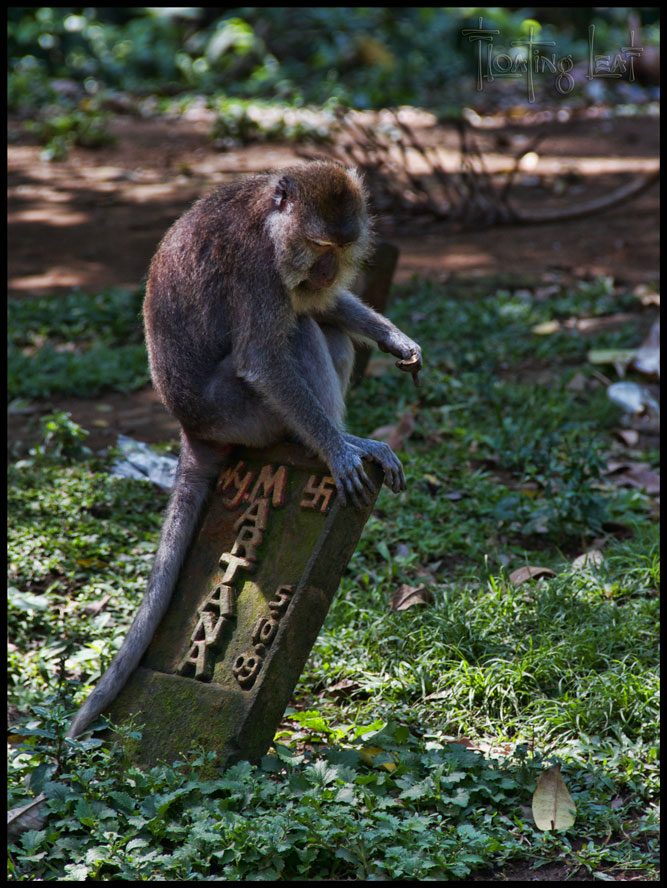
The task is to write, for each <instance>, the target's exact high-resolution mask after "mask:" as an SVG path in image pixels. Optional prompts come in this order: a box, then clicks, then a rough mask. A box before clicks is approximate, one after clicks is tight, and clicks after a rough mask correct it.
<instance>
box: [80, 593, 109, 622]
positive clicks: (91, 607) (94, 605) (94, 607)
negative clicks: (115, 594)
mask: <svg viewBox="0 0 667 888" xmlns="http://www.w3.org/2000/svg"><path fill="white" fill-rule="evenodd" d="M109 601H111V595H105V596H104V598H100V600H99V601H91V603H90V604H87V605H86V606H85V607H84V608H82V610H83V613H84V614H86V616H88V617H96V616H97V615H98V614H99V612H100V611H101V610H102V608H104V607H106V605H107V604H108V602H109Z"/></svg>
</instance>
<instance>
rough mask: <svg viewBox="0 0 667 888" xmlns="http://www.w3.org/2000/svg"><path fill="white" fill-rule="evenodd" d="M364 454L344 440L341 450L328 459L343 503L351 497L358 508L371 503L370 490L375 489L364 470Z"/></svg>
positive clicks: (345, 503)
mask: <svg viewBox="0 0 667 888" xmlns="http://www.w3.org/2000/svg"><path fill="white" fill-rule="evenodd" d="M346 438H347V435H346V436H345V439H346ZM357 440H361V439H360V438H359V439H357ZM362 455H363V454H362V451H361V450H360V449H359V448H357V447H356V446H354V444H351V443H350V442H348V441H347V440H344V443H343V447H342V448H341V450H340V451H339V452H338V453H337V454H336V455H335V456H333V457H332V458H330V459H329V460H328V462H329V468H330V469H331V474H332V475H333V477H334V481H335V482H336V489H337V490H338V496H339V497H340V501H341V503H342V504H343V505H344V506H346V505H347V502H348V497H349V499H350V500H351V502H352V504H353V505H354V506H356V507H357V509H360V508H361V506H362V505H368V504H369V503H370V494H369V491H371V490H374V489H375V488H374V486H373V482H372V481H371V479H370V478H369V477H368V475H367V474H366V472H365V471H364V466H363V463H362V461H361V457H362Z"/></svg>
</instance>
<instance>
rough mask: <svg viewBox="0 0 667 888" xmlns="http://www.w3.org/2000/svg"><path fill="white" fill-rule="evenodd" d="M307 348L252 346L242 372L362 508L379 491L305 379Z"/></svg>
mask: <svg viewBox="0 0 667 888" xmlns="http://www.w3.org/2000/svg"><path fill="white" fill-rule="evenodd" d="M278 329H280V328H278ZM274 342H276V341H275V340H274ZM307 347H308V345H307V342H303V343H300V342H299V340H298V336H297V338H296V339H295V341H293V342H291V343H284V344H283V347H282V348H280V347H275V346H274V347H269V348H267V347H266V343H263V344H262V346H259V345H258V346H255V345H253V344H251V343H249V344H248V345H247V346H246V347H245V348H243V349H241V350H239V351H237V354H236V355H235V366H236V371H237V373H238V375H239V376H240V377H241V378H242V379H243V380H245V382H246V383H247V384H248V385H249V386H250V387H251V388H253V389H254V390H255V391H256V392H257V393H258V394H259V395H261V396H262V398H264V399H265V400H266V401H267V402H268V403H269V404H270V406H271V407H272V408H273V410H275V412H276V413H277V414H278V415H279V416H280V417H281V418H282V420H283V421H284V422H285V424H286V425H287V427H288V428H289V429H291V430H292V431H293V432H294V433H295V434H296V435H297V436H298V438H299V439H300V440H301V441H302V442H303V443H304V444H306V445H307V446H309V447H312V448H313V449H314V450H315V451H316V452H317V453H319V455H320V456H321V457H322V459H324V461H325V462H326V463H327V465H328V466H329V468H330V469H331V474H332V475H333V477H334V479H335V481H336V487H337V489H338V493H339V496H340V498H341V500H342V502H343V504H346V502H347V500H348V499H349V500H351V501H352V503H353V504H354V505H355V506H357V507H359V506H360V505H361V503H362V502H368V491H367V488H368V489H372V488H373V485H372V482H371V481H370V479H369V478H368V476H367V475H366V472H365V471H364V467H363V463H362V456H365V455H366V454H365V452H362V451H361V450H360V449H359V448H358V447H356V446H354V445H352V443H351V442H348V441H346V439H345V437H344V435H343V433H342V432H341V430H340V429H338V428H337V427H336V425H335V424H334V423H333V422H332V421H331V420H330V419H329V417H328V416H327V414H326V412H325V410H324V408H323V407H322V405H321V404H320V402H319V400H318V399H317V397H316V396H315V395H314V394H313V392H312V390H311V388H310V387H309V385H308V384H307V382H306V380H305V379H304V378H303V376H302V375H301V372H300V370H299V362H298V358H297V355H298V353H299V350H300V348H303V349H304V350H305V349H307Z"/></svg>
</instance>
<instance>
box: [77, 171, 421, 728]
mask: <svg viewBox="0 0 667 888" xmlns="http://www.w3.org/2000/svg"><path fill="white" fill-rule="evenodd" d="M370 243H371V228H370V223H369V219H368V212H367V207H366V194H365V191H364V187H363V184H362V182H361V180H360V179H359V177H358V176H357V174H356V173H355V172H354V171H352V170H347V169H345V168H344V167H343V166H342V165H339V164H337V163H330V162H326V161H317V162H314V163H310V164H305V165H301V166H294V167H290V168H288V169H285V170H282V171H279V172H275V173H266V174H262V175H259V176H254V177H250V178H247V179H244V180H242V181H240V182H237V183H234V184H231V185H226V186H224V187H222V188H220V189H219V190H217V191H215V192H214V193H213V194H210V195H209V196H208V197H205V198H203V199H202V200H200V201H198V202H197V203H196V204H195V205H194V206H193V207H192V208H191V209H190V210H189V211H188V212H187V213H185V214H184V215H183V216H182V217H181V218H180V219H179V220H178V221H177V222H176V223H175V224H174V225H173V226H172V228H171V229H170V230H169V231H168V232H167V234H166V235H165V237H164V238H163V240H162V242H161V244H160V246H159V248H158V250H157V252H156V254H155V257H154V258H153V262H152V264H151V268H150V273H149V278H148V286H147V288H146V300H145V302H144V322H145V329H146V343H147V346H148V355H149V360H150V366H151V374H152V377H153V383H154V385H155V388H156V389H157V391H158V393H159V394H160V397H161V398H162V400H163V402H164V403H165V405H166V406H167V407H168V408H169V409H170V410H171V411H172V412H173V414H174V415H175V416H176V417H177V419H178V420H179V421H180V423H181V426H182V433H181V441H182V444H181V455H180V458H179V465H178V472H177V476H176V481H175V485H174V489H173V491H172V494H171V498H170V501H169V505H168V508H167V514H166V518H165V523H164V526H163V529H162V534H161V536H160V542H159V545H158V551H157V555H156V559H155V564H154V566H153V570H152V572H151V576H150V578H149V581H148V588H147V590H146V595H145V597H144V599H143V601H142V603H141V606H140V608H139V610H138V612H137V616H136V617H135V620H134V622H133V624H132V626H131V627H130V630H129V632H128V635H127V637H126V639H125V641H124V643H123V646H122V647H121V649H120V651H119V652H118V654H117V655H116V657H115V659H114V661H113V662H112V664H111V666H110V667H109V669H108V670H107V671H106V672H105V674H104V675H103V676H102V678H101V680H100V682H99V684H98V685H97V687H96V688H95V690H94V691H93V693H92V694H91V695H90V697H89V698H88V699H87V700H86V702H85V703H84V705H83V706H82V708H81V709H80V710H79V712H78V714H77V716H76V718H75V719H74V721H73V723H72V725H71V727H70V730H69V732H68V733H69V736H76V735H77V734H80V733H81V732H82V731H83V730H85V728H86V727H87V726H88V725H89V724H90V722H91V721H92V720H93V719H94V718H96V717H97V715H99V714H100V713H101V712H104V711H105V710H106V709H107V708H108V706H109V704H110V703H111V702H112V701H113V699H114V698H115V697H116V695H117V694H118V692H119V691H120V690H121V688H122V687H123V686H124V684H125V682H126V681H127V679H128V678H129V676H130V674H131V673H132V671H133V670H134V669H135V668H136V666H137V665H138V664H139V661H140V660H141V657H142V656H143V654H144V651H145V650H146V647H147V646H148V644H149V643H150V641H151V639H152V637H153V635H154V633H155V630H156V629H157V626H158V625H159V623H160V620H161V619H162V616H163V615H164V612H165V610H166V608H167V605H168V603H169V600H170V598H171V594H172V592H173V589H174V586H175V584H176V581H177V578H178V574H179V571H180V568H181V565H182V563H183V559H184V557H185V554H186V552H187V549H188V547H189V545H190V543H191V541H192V539H193V537H194V534H195V531H196V529H197V525H198V522H199V520H200V516H201V513H202V511H203V507H204V504H205V502H206V499H207V497H208V495H209V492H210V489H211V485H212V482H213V481H214V480H215V478H216V476H217V474H218V470H219V467H220V464H221V461H222V457H223V454H224V452H225V451H226V449H227V445H232V444H245V445H248V446H255V447H263V446H267V445H270V444H273V443H275V442H276V441H278V440H281V439H284V438H285V437H292V438H296V439H297V440H299V441H301V442H302V443H303V444H305V445H307V446H308V447H309V448H311V449H312V450H314V451H316V452H317V453H318V454H319V455H320V456H321V457H322V459H323V460H324V461H325V462H326V463H327V465H328V466H329V467H330V469H331V473H332V475H333V477H334V479H335V481H336V486H337V488H338V493H339V496H340V498H341V501H342V502H343V503H344V504H345V503H347V502H348V501H351V502H352V503H353V504H354V505H356V506H358V505H359V504H360V503H361V502H362V501H366V500H367V496H368V493H367V488H368V487H370V486H371V482H370V481H369V479H368V477H367V475H366V473H365V472H364V469H363V464H362V458H367V459H372V460H375V461H376V462H378V463H380V465H381V466H382V467H383V469H384V471H385V481H386V483H387V484H388V485H389V486H390V487H391V488H392V490H393V491H394V492H398V491H399V490H402V489H405V478H404V475H403V469H402V467H401V464H400V462H399V461H398V459H397V458H396V456H395V455H394V454H393V452H392V451H391V449H390V448H389V447H388V446H387V445H386V444H382V443H380V442H378V441H369V440H365V439H362V438H357V437H355V436H354V435H350V434H348V433H346V432H345V431H344V430H343V417H344V410H345V392H346V389H347V385H348V382H349V378H350V373H351V370H352V364H353V348H352V343H351V339H350V337H354V338H357V339H360V340H363V341H371V342H376V343H377V344H378V346H379V347H380V348H381V349H382V350H383V351H388V352H390V353H391V354H393V355H395V356H396V357H397V358H398V359H399V360H398V362H397V365H398V366H399V367H400V368H401V369H404V370H406V371H408V372H410V373H413V374H416V373H417V372H418V371H419V370H420V369H421V350H420V348H419V346H418V345H417V343H415V342H413V341H412V340H411V339H409V338H408V337H407V336H405V334H403V333H402V332H401V331H400V330H398V328H396V327H395V326H394V325H393V324H392V323H391V322H390V321H388V320H387V319H386V318H384V317H383V316H382V315H380V314H378V313H377V312H375V311H373V310H372V309H371V308H369V307H368V306H366V305H364V303H362V302H361V301H360V300H358V299H357V298H356V297H355V296H353V295H352V294H351V293H349V292H348V290H347V288H348V287H349V285H350V284H351V282H352V280H353V279H354V277H355V276H356V274H357V271H358V269H359V265H360V263H361V261H362V260H363V259H364V257H365V256H366V255H367V253H368V250H369V247H370Z"/></svg>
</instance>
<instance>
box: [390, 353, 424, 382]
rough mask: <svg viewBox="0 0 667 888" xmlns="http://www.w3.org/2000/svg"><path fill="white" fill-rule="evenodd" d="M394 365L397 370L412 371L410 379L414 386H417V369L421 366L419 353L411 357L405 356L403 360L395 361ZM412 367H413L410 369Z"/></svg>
mask: <svg viewBox="0 0 667 888" xmlns="http://www.w3.org/2000/svg"><path fill="white" fill-rule="evenodd" d="M396 366H397V367H398V368H399V370H405V371H406V372H407V373H412V381H413V382H414V384H415V386H416V387H417V388H419V371H420V370H421V368H422V363H421V361H420V359H419V355H412V357H410V358H406V360H405V361H396ZM413 367H414V369H412V368H413Z"/></svg>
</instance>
